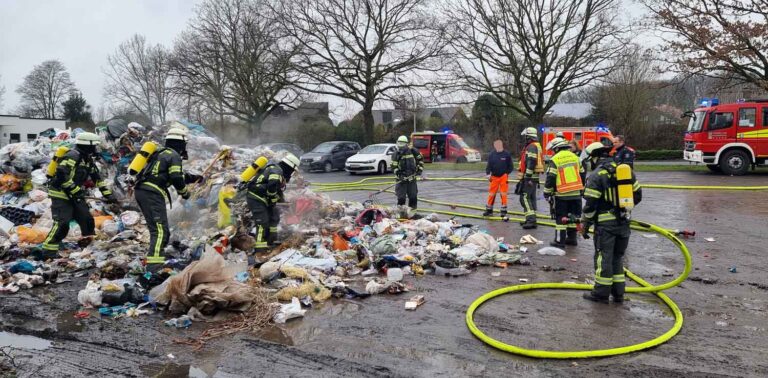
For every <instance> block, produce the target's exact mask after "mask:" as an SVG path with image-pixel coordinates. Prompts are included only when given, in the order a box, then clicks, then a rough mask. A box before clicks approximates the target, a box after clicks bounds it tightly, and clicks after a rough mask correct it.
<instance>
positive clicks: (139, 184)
mask: <svg viewBox="0 0 768 378" xmlns="http://www.w3.org/2000/svg"><path fill="white" fill-rule="evenodd" d="M187 133H188V132H187V130H184V129H180V128H171V129H170V130H168V133H167V134H166V136H165V147H163V148H160V149H158V150H157V151H155V152H154V153H153V154H152V155H151V156H150V158H149V161H148V162H147V165H146V166H145V167H144V169H143V170H142V171H141V172H140V173H139V174H138V177H137V179H136V191H135V197H136V202H137V203H138V204H139V208H140V209H141V212H142V214H144V219H145V220H146V221H147V228H148V229H149V252H148V253H147V267H146V269H147V273H149V275H148V276H147V277H144V278H145V279H146V283H144V282H142V284H144V285H145V287H151V286H154V285H157V284H160V283H162V280H160V279H157V278H156V276H157V273H158V272H159V271H160V270H161V269H162V268H163V266H164V265H165V246H166V245H167V244H168V240H169V238H170V236H171V235H170V233H171V230H170V227H169V225H168V214H167V212H166V209H165V203H166V202H169V203H170V193H169V192H168V188H169V187H170V186H173V187H174V188H175V189H176V193H178V194H179V195H180V196H181V197H182V198H184V199H185V200H186V199H189V196H190V193H189V190H188V189H187V185H186V182H185V180H184V171H183V167H182V164H181V160H182V157H183V156H186V153H187Z"/></svg>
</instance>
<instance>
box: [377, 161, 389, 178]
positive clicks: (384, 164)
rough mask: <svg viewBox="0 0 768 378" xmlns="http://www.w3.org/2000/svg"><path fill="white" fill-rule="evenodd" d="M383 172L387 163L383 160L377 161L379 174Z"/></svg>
mask: <svg viewBox="0 0 768 378" xmlns="http://www.w3.org/2000/svg"><path fill="white" fill-rule="evenodd" d="M385 173H387V163H385V162H383V161H382V162H379V174H380V175H383V174H385Z"/></svg>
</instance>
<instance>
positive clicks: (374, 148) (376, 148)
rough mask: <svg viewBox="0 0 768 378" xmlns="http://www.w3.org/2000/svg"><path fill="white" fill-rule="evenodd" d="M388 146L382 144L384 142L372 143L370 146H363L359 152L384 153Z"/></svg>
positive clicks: (363, 153)
mask: <svg viewBox="0 0 768 378" xmlns="http://www.w3.org/2000/svg"><path fill="white" fill-rule="evenodd" d="M388 147H389V146H385V145H382V144H372V145H370V146H367V147H365V148H363V149H362V150H360V152H358V153H359V154H360V155H365V154H383V153H385V152H386V151H387V148H388Z"/></svg>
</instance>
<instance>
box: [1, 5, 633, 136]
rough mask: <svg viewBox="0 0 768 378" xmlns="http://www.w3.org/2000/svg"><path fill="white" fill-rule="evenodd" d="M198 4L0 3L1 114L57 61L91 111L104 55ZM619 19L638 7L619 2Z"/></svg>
mask: <svg viewBox="0 0 768 378" xmlns="http://www.w3.org/2000/svg"><path fill="white" fill-rule="evenodd" d="M199 2H200V0H121V1H119V0H0V25H2V36H1V37H0V76H1V77H0V86H5V89H6V90H5V96H4V97H3V99H4V100H3V106H2V108H1V109H0V112H2V113H15V111H16V109H17V108H18V105H19V96H18V95H17V94H16V88H17V87H18V86H19V84H21V82H22V81H23V79H24V76H26V75H27V74H28V73H29V72H30V70H32V68H33V67H34V66H35V65H37V64H40V63H41V62H43V61H45V60H48V59H58V60H60V61H61V62H62V63H63V64H64V66H65V67H66V68H67V70H68V71H69V73H70V75H71V78H72V81H74V82H75V85H76V86H77V88H78V89H80V90H81V91H82V92H83V96H84V97H85V99H86V100H87V101H88V103H89V104H91V106H92V108H93V110H94V111H96V109H97V108H99V107H100V106H101V105H102V104H103V99H102V88H103V85H104V74H103V73H102V67H103V66H104V65H105V64H106V59H107V55H109V54H111V53H112V52H114V50H115V49H116V48H117V46H118V45H119V44H120V43H121V42H123V41H125V40H126V39H128V38H130V37H131V36H132V35H133V34H136V33H138V34H143V35H144V36H145V37H146V38H147V40H148V42H150V43H153V44H154V43H162V44H165V45H167V46H171V45H172V43H173V41H174V38H176V36H177V35H178V34H179V33H180V32H181V31H182V30H183V29H184V27H185V26H186V24H187V22H188V20H189V19H190V18H191V17H192V15H193V12H194V7H195V4H197V3H199ZM622 2H623V3H624V4H623V7H622V10H623V12H622V16H623V17H622V18H626V17H630V16H631V17H633V18H634V17H637V16H638V14H639V13H640V12H642V7H641V6H639V5H637V4H633V1H632V0H622ZM317 100H325V101H330V103H331V111H332V112H333V113H334V114H333V115H332V117H331V118H333V119H334V120H336V121H338V120H339V119H344V118H347V117H350V116H351V115H353V114H354V112H355V111H356V110H357V109H356V108H357V106H356V105H354V104H350V103H345V102H344V101H341V100H338V99H332V98H323V99H317Z"/></svg>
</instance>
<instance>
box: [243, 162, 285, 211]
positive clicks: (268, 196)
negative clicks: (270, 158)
mask: <svg viewBox="0 0 768 378" xmlns="http://www.w3.org/2000/svg"><path fill="white" fill-rule="evenodd" d="M284 184H285V178H284V177H283V170H282V168H280V166H279V165H277V164H274V163H270V164H268V165H267V166H266V167H264V168H263V169H262V170H261V171H259V173H258V174H256V177H254V178H253V179H252V180H251V181H250V182H249V183H248V198H252V199H255V200H258V201H261V202H262V203H264V204H265V205H267V206H273V205H274V204H276V203H278V202H280V200H281V199H282V198H283V187H284Z"/></svg>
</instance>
